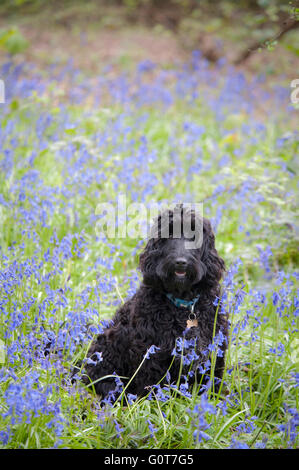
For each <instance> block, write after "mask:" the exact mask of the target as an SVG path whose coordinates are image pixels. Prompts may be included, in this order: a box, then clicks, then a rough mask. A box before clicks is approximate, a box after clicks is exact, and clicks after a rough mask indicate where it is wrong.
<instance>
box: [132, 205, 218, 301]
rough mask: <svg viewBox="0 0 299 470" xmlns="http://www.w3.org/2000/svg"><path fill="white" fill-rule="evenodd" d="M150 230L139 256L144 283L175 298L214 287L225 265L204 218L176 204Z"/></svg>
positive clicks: (207, 222) (209, 225)
mask: <svg viewBox="0 0 299 470" xmlns="http://www.w3.org/2000/svg"><path fill="white" fill-rule="evenodd" d="M153 231H154V235H153V236H152V237H151V238H150V239H149V241H148V242H147V245H146V247H145V249H144V251H143V253H141V255H140V263H139V267H140V270H141V272H142V274H143V282H144V284H146V285H148V286H151V287H155V288H157V289H162V290H164V291H165V292H169V293H172V294H177V295H182V294H183V293H188V292H190V291H191V290H193V289H195V288H196V285H199V283H202V284H203V283H205V284H206V285H207V287H212V286H213V285H215V284H218V282H219V281H220V279H221V277H222V273H223V271H224V269H225V265H224V261H223V260H222V259H221V258H220V257H219V255H218V253H217V250H216V248H215V237H214V234H213V231H212V227H211V224H210V222H209V220H208V219H205V218H203V217H200V216H199V215H197V214H196V213H195V211H194V210H192V209H186V208H185V207H184V206H183V205H179V206H176V207H175V208H174V209H173V210H167V211H165V212H163V213H162V214H160V215H159V216H158V218H157V220H156V222H155V224H154V229H153Z"/></svg>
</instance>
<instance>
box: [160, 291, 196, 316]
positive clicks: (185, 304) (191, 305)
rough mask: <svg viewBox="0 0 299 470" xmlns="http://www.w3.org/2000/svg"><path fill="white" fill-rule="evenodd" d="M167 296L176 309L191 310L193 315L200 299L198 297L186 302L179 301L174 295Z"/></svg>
mask: <svg viewBox="0 0 299 470" xmlns="http://www.w3.org/2000/svg"><path fill="white" fill-rule="evenodd" d="M166 295H167V297H168V298H169V300H171V302H172V303H173V304H174V305H175V306H176V307H184V308H189V309H190V311H191V312H192V313H193V310H194V307H195V304H196V302H197V301H198V299H199V297H200V296H199V295H198V296H197V297H194V299H192V300H184V299H178V298H177V297H174V295H172V294H166Z"/></svg>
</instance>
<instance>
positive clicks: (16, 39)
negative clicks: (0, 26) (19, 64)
mask: <svg viewBox="0 0 299 470" xmlns="http://www.w3.org/2000/svg"><path fill="white" fill-rule="evenodd" d="M28 46H29V42H28V41H27V39H25V37H24V36H23V34H22V33H21V32H20V30H19V29H18V28H17V27H14V28H8V29H4V30H1V31H0V49H3V50H4V51H6V52H8V54H10V55H16V54H20V53H22V52H24V51H25V50H26V49H27V47H28Z"/></svg>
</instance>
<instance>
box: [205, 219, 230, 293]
mask: <svg viewBox="0 0 299 470" xmlns="http://www.w3.org/2000/svg"><path fill="white" fill-rule="evenodd" d="M201 260H202V262H203V263H204V264H205V266H206V275H205V279H206V281H207V282H208V283H209V284H215V283H218V282H219V281H220V279H221V278H222V275H223V272H224V271H225V263H224V261H223V259H222V258H221V257H220V256H219V254H218V252H217V250H216V248H215V235H214V233H213V229H212V226H211V223H210V221H209V220H208V219H205V218H204V219H203V243H202V254H201Z"/></svg>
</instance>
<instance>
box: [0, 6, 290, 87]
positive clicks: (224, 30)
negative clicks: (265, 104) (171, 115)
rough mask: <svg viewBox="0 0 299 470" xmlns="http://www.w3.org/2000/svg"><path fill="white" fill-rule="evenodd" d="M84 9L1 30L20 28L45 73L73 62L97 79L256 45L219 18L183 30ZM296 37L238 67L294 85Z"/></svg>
mask: <svg viewBox="0 0 299 470" xmlns="http://www.w3.org/2000/svg"><path fill="white" fill-rule="evenodd" d="M82 5H83V6H84V2H82V3H81V7H80V8H81V9H79V10H78V9H77V10H70V9H60V10H59V11H56V12H55V11H53V10H46V9H43V10H41V11H39V12H37V13H34V14H31V15H30V14H29V15H28V14H27V15H17V16H9V17H6V18H0V30H1V28H5V27H6V28H7V27H15V26H17V27H18V28H19V30H20V31H21V33H22V35H23V36H24V38H25V39H26V40H27V41H28V48H27V49H26V50H24V51H23V52H22V53H20V54H18V56H17V60H18V61H26V62H30V63H33V64H35V65H36V66H37V67H39V68H40V69H43V68H46V67H47V66H48V65H50V64H54V63H55V64H57V63H58V64H61V65H63V64H66V63H67V62H68V60H69V59H70V58H71V59H72V60H73V63H74V66H75V67H78V68H79V69H81V70H83V71H84V72H85V73H87V74H91V75H93V74H98V73H100V71H101V70H102V68H103V67H105V66H106V65H108V64H109V65H112V66H114V68H115V70H118V69H122V70H123V69H125V70H130V69H132V68H135V66H136V63H138V62H140V61H142V60H146V59H148V60H151V61H153V62H154V63H156V64H158V65H159V66H161V67H166V68H167V67H172V66H173V64H175V63H181V62H185V61H187V60H188V58H189V57H190V54H191V51H192V50H194V49H199V50H201V51H203V52H204V54H206V56H207V58H209V57H212V58H213V55H216V56H219V57H221V56H224V57H225V58H226V60H227V61H228V62H229V63H233V61H234V59H235V58H236V56H237V55H238V53H239V52H240V50H242V49H243V50H244V48H245V49H246V47H248V45H249V44H250V41H251V38H250V37H249V38H248V37H247V36H246V34H245V37H244V31H243V30H242V25H241V26H240V24H239V23H238V26H236V24H237V23H236V24H234V22H233V20H232V23H231V24H230V23H229V22H227V21H226V22H224V23H223V25H220V26H218V27H217V28H215V27H214V29H213V27H212V26H211V25H213V24H214V23H213V21H214V22H215V19H214V18H210V23H211V24H206V22H204V21H198V23H196V22H193V23H192V28H191V27H190V28H189V29H188V24H189V23H188V22H185V23H183V22H182V24H183V27H182V28H177V29H173V28H167V27H164V26H163V25H161V24H155V25H152V26H151V27H149V26H147V25H146V23H145V22H135V23H134V22H130V21H127V18H125V16H124V14H123V10H121V9H115V8H114V9H109V8H108V9H106V10H105V11H101V10H99V9H98V8H97V9H95V6H94V4H91V5H90V9H86V8H84V10H82V8H83V6H82ZM184 24H185V26H184ZM194 24H195V27H194ZM197 25H198V31H197ZM238 28H239V30H238ZM235 29H236V31H235ZM295 34H298V30H297V31H296V32H290V33H288V39H287V41H288V42H289V43H290V44H288V42H286V40H284V42H283V43H278V44H277V45H276V47H275V50H274V51H269V50H267V49H262V50H261V51H260V52H255V53H254V54H252V55H251V56H250V57H249V59H248V60H247V61H246V62H244V63H243V64H241V65H239V66H238V68H239V69H240V70H241V71H243V72H245V73H246V74H249V75H250V74H263V75H265V76H266V78H267V79H269V80H270V81H276V80H278V81H279V82H282V81H283V80H284V81H285V83H289V82H290V80H292V79H294V78H298V77H299V54H298V53H294V52H293V51H292V50H291V49H292V47H289V45H292V42H293V41H294V40H295V37H296V36H295ZM240 38H243V40H240ZM293 38H294V39H293ZM298 48H299V45H298ZM298 50H299V49H298ZM5 60H7V53H6V52H5V51H4V50H1V49H0V63H3V62H4V61H5Z"/></svg>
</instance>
